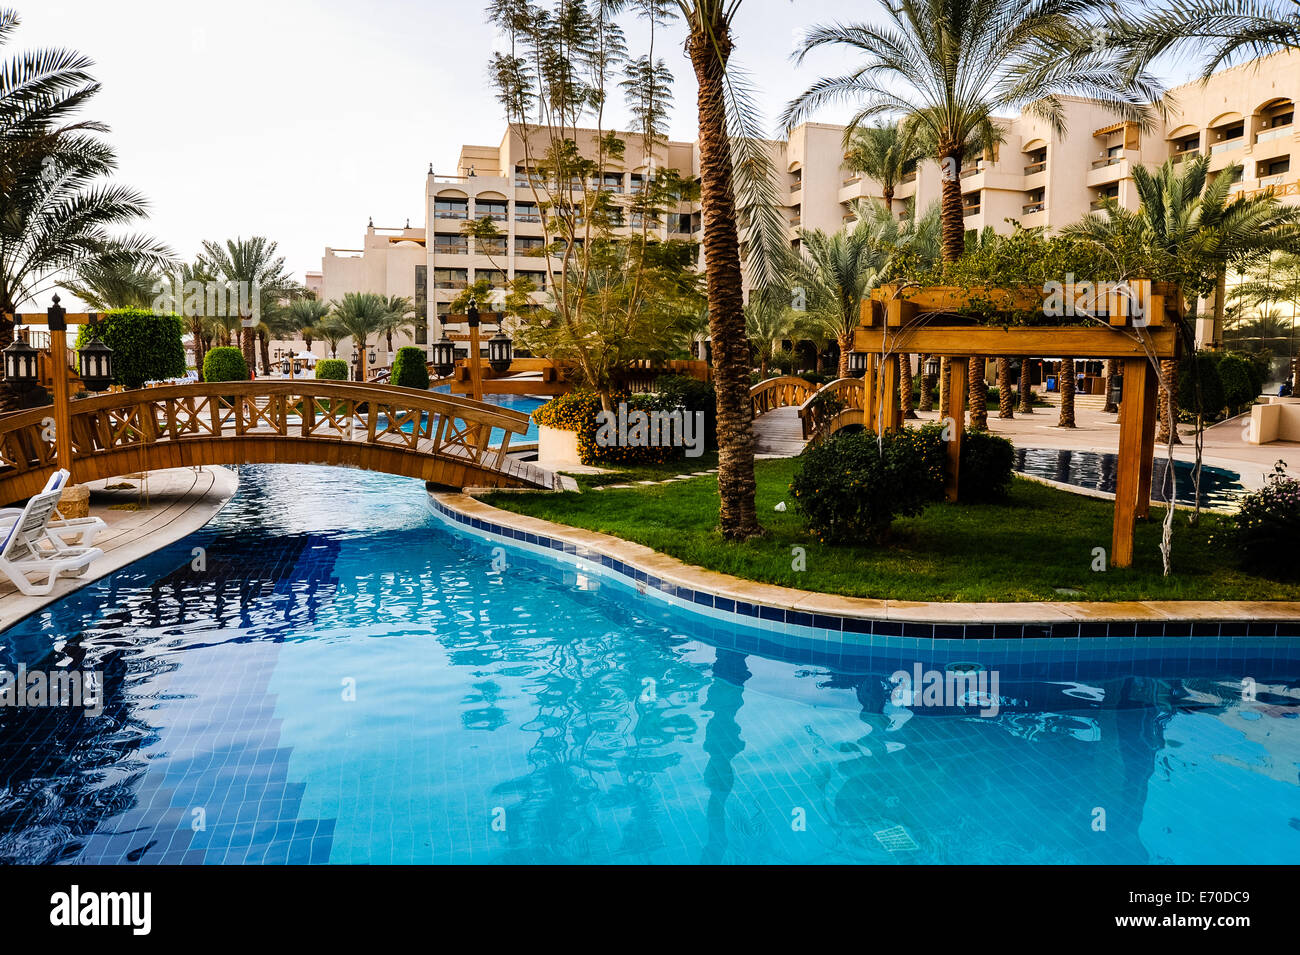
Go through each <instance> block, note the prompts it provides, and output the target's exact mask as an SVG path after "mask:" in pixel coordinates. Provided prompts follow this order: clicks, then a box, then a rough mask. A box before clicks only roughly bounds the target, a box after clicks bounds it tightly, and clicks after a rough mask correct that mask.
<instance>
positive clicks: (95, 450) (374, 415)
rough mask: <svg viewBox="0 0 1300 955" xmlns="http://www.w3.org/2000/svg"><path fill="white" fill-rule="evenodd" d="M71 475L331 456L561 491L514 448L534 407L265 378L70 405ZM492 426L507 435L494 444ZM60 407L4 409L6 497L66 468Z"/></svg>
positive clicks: (1, 464)
mask: <svg viewBox="0 0 1300 955" xmlns="http://www.w3.org/2000/svg"><path fill="white" fill-rule="evenodd" d="M70 417H71V431H72V435H71V436H72V462H71V468H70V470H72V473H73V478H74V480H76V481H93V480H97V479H101V478H110V477H115V476H117V475H120V474H130V473H134V472H136V471H147V470H156V469H162V468H177V467H191V466H198V465H205V464H226V465H234V464H271V463H278V464H329V465H337V466H340V467H351V468H359V469H362V470H368V471H383V472H385V473H388V474H398V475H403V476H406V477H413V478H422V479H423V480H425V481H430V482H432V483H434V484H440V485H444V486H447V487H454V488H460V487H466V486H476V487H535V488H546V489H554V488H557V487H559V486H560V482H561V479H560V478H559V477H558V476H557V475H555V474H554V473H552V472H550V471H547V470H545V469H543V468H539V467H537V466H536V465H534V464H529V463H526V462H523V461H519V460H517V459H516V458H512V457H510V456H509V448H510V439H511V436H512V435H519V434H523V433H525V432H526V431H527V430H528V416H527V415H524V414H520V413H518V412H515V411H509V410H507V409H505V408H500V407H497V406H496V405H491V404H486V403H484V402H481V401H472V400H470V399H468V398H460V397H452V396H450V395H442V394H434V393H431V392H427V391H417V390H415V389H411V388H396V387H393V386H390V385H377V384H371V383H361V382H341V381H323V380H302V381H298V380H284V381H277V380H273V379H263V380H259V381H247V382H215V383H202V384H188V385H169V386H164V387H161V388H147V389H133V390H129V391H121V392H114V393H110V394H103V395H97V396H95V397H91V398H82V399H79V400H76V401H73V402H72V403H71V409H70ZM493 429H499V430H500V432H501V433H502V436H501V439H500V441H499V442H497V443H496V446H495V447H493V446H492V432H493ZM66 466H68V463H67V462H60V461H59V460H58V454H57V452H56V449H55V440H54V409H53V406H52V405H47V406H45V407H41V408H32V409H29V410H26V411H20V412H15V413H13V414H8V415H3V416H0V502H9V501H16V500H19V499H21V498H24V497H29V496H31V495H32V494H35V493H37V492H38V491H40V490H41V488H42V487H43V486H44V485H45V482H46V480H47V479H48V477H49V476H50V474H51V473H53V472H54V471H55V470H56V469H57V468H59V467H66Z"/></svg>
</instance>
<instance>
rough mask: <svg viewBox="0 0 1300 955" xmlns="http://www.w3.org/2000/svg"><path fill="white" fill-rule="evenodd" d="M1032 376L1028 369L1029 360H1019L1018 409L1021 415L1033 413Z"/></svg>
mask: <svg viewBox="0 0 1300 955" xmlns="http://www.w3.org/2000/svg"><path fill="white" fill-rule="evenodd" d="M1033 380H1034V376H1033V373H1032V371H1031V370H1030V367H1029V359H1028V358H1022V359H1020V407H1019V408H1017V409H1016V410H1017V411H1019V412H1020V413H1021V414H1033V413H1034V385H1033Z"/></svg>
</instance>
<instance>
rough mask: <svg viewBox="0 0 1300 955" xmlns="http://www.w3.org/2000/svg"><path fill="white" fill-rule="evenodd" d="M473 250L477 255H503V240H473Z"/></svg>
mask: <svg viewBox="0 0 1300 955" xmlns="http://www.w3.org/2000/svg"><path fill="white" fill-rule="evenodd" d="M474 251H475V252H477V253H478V254H479V255H505V254H506V244H505V243H504V242H479V241H475V243H474Z"/></svg>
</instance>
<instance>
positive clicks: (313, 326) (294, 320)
mask: <svg viewBox="0 0 1300 955" xmlns="http://www.w3.org/2000/svg"><path fill="white" fill-rule="evenodd" d="M329 312H330V308H329V306H328V305H326V304H325V303H324V302H322V301H320V300H319V299H317V298H316V296H314V295H303V296H300V297H298V298H295V299H294V300H293V301H292V302H290V303H289V307H288V318H289V320H290V322H291V324H292V326H293V328H294V329H295V330H296V331H297V333H298V334H299V335H301V336H302V340H303V343H304V344H305V345H306V346H307V349H308V350H309V351H310V350H311V343H312V340H313V339H314V338H316V337H318V336H319V335H320V331H319V326H320V323H321V321H322V320H323V319H324V318H325V316H326V315H328V314H329Z"/></svg>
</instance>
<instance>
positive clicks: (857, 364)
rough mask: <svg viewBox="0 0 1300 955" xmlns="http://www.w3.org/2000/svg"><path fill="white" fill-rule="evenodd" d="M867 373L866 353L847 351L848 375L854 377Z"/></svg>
mask: <svg viewBox="0 0 1300 955" xmlns="http://www.w3.org/2000/svg"><path fill="white" fill-rule="evenodd" d="M866 373H867V353H866V352H864V351H851V352H849V377H850V378H856V377H858V376H860V375H865V374H866Z"/></svg>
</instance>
